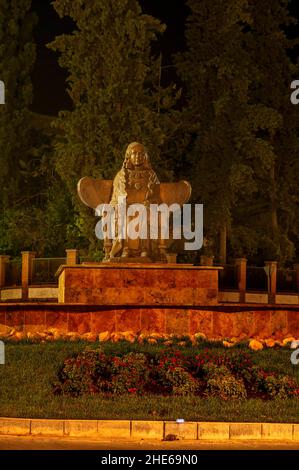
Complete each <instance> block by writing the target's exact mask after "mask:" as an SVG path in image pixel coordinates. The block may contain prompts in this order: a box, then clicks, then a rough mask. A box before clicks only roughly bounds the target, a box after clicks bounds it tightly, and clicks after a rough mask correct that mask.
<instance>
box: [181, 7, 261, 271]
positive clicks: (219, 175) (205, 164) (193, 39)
mask: <svg viewBox="0 0 299 470" xmlns="http://www.w3.org/2000/svg"><path fill="white" fill-rule="evenodd" d="M187 4H188V6H189V7H190V10H191V13H190V16H189V17H188V19H187V25H186V43H187V51H186V52H184V53H182V54H179V55H178V56H177V61H176V62H177V67H178V72H179V74H180V76H181V78H182V80H183V81H184V83H185V88H186V94H187V106H186V109H185V110H184V114H185V121H187V122H189V123H190V126H193V135H192V139H191V143H190V145H189V149H190V150H189V151H190V158H191V161H192V175H191V178H192V181H193V187H194V189H195V192H194V196H195V198H196V199H197V200H200V201H201V202H203V204H204V210H205V233H206V236H207V238H208V239H209V242H210V243H212V244H213V245H214V247H216V249H217V247H218V249H219V257H220V260H221V261H222V262H225V261H226V239H227V233H228V231H229V230H230V228H231V223H232V212H233V208H234V206H235V205H236V203H237V201H238V199H240V198H243V197H244V196H247V195H249V194H251V192H252V191H254V190H255V183H254V181H253V170H252V168H251V163H250V155H248V152H247V149H246V147H245V146H244V145H243V142H244V140H245V138H246V137H251V135H250V133H249V134H247V129H244V124H243V120H244V116H246V115H247V113H248V111H249V110H248V89H249V84H250V80H251V77H252V74H253V67H252V63H251V61H250V58H249V56H248V53H247V52H246V50H245V49H244V47H243V35H244V30H246V29H248V27H249V23H250V21H251V18H250V15H249V12H248V2H247V0H226V1H225V2H223V1H222V0H215V1H213V2H210V1H209V0H202V1H200V2H198V1H197V0H188V1H187ZM194 123H196V124H197V129H196V127H194ZM214 249H215V248H214Z"/></svg>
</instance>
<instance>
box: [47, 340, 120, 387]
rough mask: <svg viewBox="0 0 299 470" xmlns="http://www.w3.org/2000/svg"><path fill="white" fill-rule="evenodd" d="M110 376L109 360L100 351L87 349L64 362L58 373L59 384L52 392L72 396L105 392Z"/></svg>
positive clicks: (110, 363)
mask: <svg viewBox="0 0 299 470" xmlns="http://www.w3.org/2000/svg"><path fill="white" fill-rule="evenodd" d="M111 374H112V361H111V358H109V357H108V356H106V355H105V354H104V353H103V352H102V351H101V350H92V349H88V348H87V349H86V350H85V351H83V352H82V353H80V354H78V355H76V356H75V357H71V358H69V359H66V360H65V361H64V364H63V367H62V368H61V369H60V371H59V373H58V378H59V383H58V384H55V385H54V392H55V393H57V394H59V393H64V394H68V395H73V396H79V395H82V394H85V393H88V394H95V393H99V392H105V391H108V390H109V389H110V381H111Z"/></svg>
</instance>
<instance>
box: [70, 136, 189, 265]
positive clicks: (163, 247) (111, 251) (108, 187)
mask: <svg viewBox="0 0 299 470" xmlns="http://www.w3.org/2000/svg"><path fill="white" fill-rule="evenodd" d="M78 194H79V196H80V199H81V200H82V201H83V202H84V203H85V204H86V205H87V206H89V207H92V208H93V209H97V208H98V207H99V206H100V205H101V204H109V205H110V207H111V208H112V209H113V214H114V219H115V226H116V227H117V228H116V230H115V233H114V235H115V236H114V237H113V238H111V237H109V236H106V237H105V238H104V249H105V260H106V261H114V262H120V261H134V262H151V261H165V254H166V251H167V246H168V245H169V243H170V241H169V240H165V239H163V238H161V236H160V235H159V236H158V238H157V239H153V238H152V237H151V227H150V226H149V224H150V221H151V218H150V208H151V207H157V205H160V204H163V203H164V204H166V205H167V207H168V206H171V205H172V204H178V206H179V207H180V206H182V205H183V204H184V203H186V202H187V201H188V200H189V198H190V195H191V186H190V184H189V183H188V182H186V181H180V182H178V183H160V182H159V180H158V177H157V175H156V173H155V171H154V170H153V169H152V167H151V164H150V161H149V157H148V154H147V151H146V149H145V147H144V146H143V145H142V144H140V143H138V142H133V143H131V144H130V145H129V146H128V148H127V150H126V154H125V159H124V162H123V165H122V168H121V170H120V171H119V172H118V173H117V175H116V176H115V178H114V180H113V181H111V180H95V179H93V178H89V177H85V178H82V179H81V180H80V181H79V183H78ZM120 201H122V204H125V206H126V208H130V207H131V208H133V209H134V211H135V207H137V206H135V205H136V204H137V205H139V208H140V207H141V208H142V209H143V216H142V217H143V218H142V217H141V218H140V217H139V218H138V219H137V216H136V212H134V211H133V212H132V211H131V213H130V214H129V211H130V209H129V210H128V213H125V216H124V218H121V217H123V215H122V214H121V208H122V205H120ZM142 220H144V224H145V225H144V227H143V228H144V230H145V234H146V235H145V236H144V237H137V238H132V236H131V235H130V231H129V230H127V229H128V228H129V227H130V226H131V225H132V224H134V223H135V225H136V226H137V227H139V228H140V224H141V223H142ZM157 220H158V222H157V223H158V233H159V234H160V232H161V230H160V229H161V227H160V225H161V220H160V219H157ZM123 227H125V230H124V231H123V230H122V229H123ZM121 232H124V233H121ZM121 235H122V236H121Z"/></svg>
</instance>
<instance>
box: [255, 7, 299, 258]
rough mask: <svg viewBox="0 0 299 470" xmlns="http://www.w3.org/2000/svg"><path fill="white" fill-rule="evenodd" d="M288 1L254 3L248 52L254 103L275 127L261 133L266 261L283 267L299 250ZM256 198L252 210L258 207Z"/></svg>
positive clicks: (298, 148) (297, 144)
mask: <svg viewBox="0 0 299 470" xmlns="http://www.w3.org/2000/svg"><path fill="white" fill-rule="evenodd" d="M289 3H290V2H289V1H288V0H265V1H264V2H259V3H258V4H257V3H256V2H254V1H251V3H250V12H251V17H252V23H251V32H252V34H251V35H250V36H248V38H247V44H248V51H249V53H250V55H251V57H252V60H254V62H255V64H256V67H257V80H256V81H255V82H252V84H251V87H250V101H251V102H252V103H255V104H256V105H259V106H260V107H263V108H264V110H266V113H267V115H268V119H272V121H273V119H276V123H277V125H276V126H273V127H272V128H269V127H268V126H267V127H266V128H265V127H264V128H262V127H260V128H257V129H256V131H257V136H258V137H259V139H260V141H261V142H262V144H263V146H264V149H265V151H264V153H263V154H262V156H263V158H262V159H261V161H260V165H259V166H256V168H255V175H256V181H257V184H258V189H259V192H258V198H259V203H260V205H261V206H262V211H260V214H262V215H263V223H261V224H259V229H260V233H261V239H262V240H263V249H264V252H265V255H266V256H268V257H269V256H270V257H272V258H274V259H278V260H280V261H281V262H285V261H287V260H291V259H292V258H294V256H295V247H296V244H297V248H299V245H298V240H299V223H298V220H299V190H298V176H299V141H298V130H299V129H298V128H299V124H298V119H297V116H296V114H297V110H296V108H295V106H293V105H292V104H291V102H290V84H291V82H292V80H293V79H294V78H297V77H298V72H299V66H298V64H294V63H293V61H292V54H291V50H292V48H293V47H294V46H295V45H297V44H298V38H297V39H289V37H288V36H289V30H288V28H289V27H290V26H291V25H292V24H293V23H295V20H294V18H292V17H291V15H290V13H289ZM256 204H257V201H256V198H255V200H254V201H253V207H254V206H256Z"/></svg>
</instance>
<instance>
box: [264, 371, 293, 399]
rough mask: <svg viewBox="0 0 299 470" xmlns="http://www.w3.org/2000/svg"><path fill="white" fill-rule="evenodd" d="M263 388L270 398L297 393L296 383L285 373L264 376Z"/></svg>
mask: <svg viewBox="0 0 299 470" xmlns="http://www.w3.org/2000/svg"><path fill="white" fill-rule="evenodd" d="M265 389H266V392H267V393H268V394H269V396H270V397H271V398H282V399H285V398H288V397H291V396H293V395H296V394H297V390H298V384H297V383H296V382H295V380H293V379H292V378H291V377H287V376H286V375H278V376H276V375H269V376H268V377H266V378H265Z"/></svg>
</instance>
